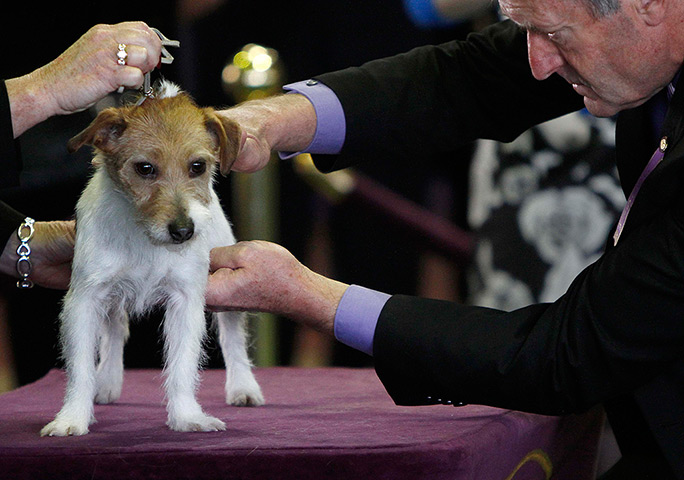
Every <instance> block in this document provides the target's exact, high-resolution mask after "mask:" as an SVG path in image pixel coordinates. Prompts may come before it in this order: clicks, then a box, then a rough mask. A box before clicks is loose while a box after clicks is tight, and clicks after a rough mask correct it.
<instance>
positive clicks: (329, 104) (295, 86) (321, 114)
mask: <svg viewBox="0 0 684 480" xmlns="http://www.w3.org/2000/svg"><path fill="white" fill-rule="evenodd" d="M283 90H285V91H286V92H288V93H300V94H302V95H304V96H305V97H306V98H308V99H309V101H310V102H311V104H312V105H313V107H314V109H315V110H316V132H315V134H314V138H313V140H312V141H311V143H310V144H309V146H308V147H306V148H305V149H304V150H302V151H301V152H279V153H278V155H279V156H280V158H281V159H283V160H287V159H288V158H292V157H295V156H297V155H299V154H300V153H323V154H330V155H334V154H338V153H340V151H341V150H342V145H343V144H344V137H345V135H346V132H347V125H346V122H345V118H344V110H343V109H342V104H341V103H340V100H339V99H338V98H337V95H335V92H333V91H332V90H331V89H330V88H329V87H327V86H325V85H323V84H322V83H321V82H319V81H318V80H306V81H302V82H296V83H290V84H289V85H285V86H284V87H283Z"/></svg>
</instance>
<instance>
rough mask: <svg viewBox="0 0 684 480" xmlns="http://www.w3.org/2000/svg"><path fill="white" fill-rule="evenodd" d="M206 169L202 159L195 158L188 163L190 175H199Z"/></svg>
mask: <svg viewBox="0 0 684 480" xmlns="http://www.w3.org/2000/svg"><path fill="white" fill-rule="evenodd" d="M206 171H207V163H206V162H205V161H204V160H195V161H194V162H192V163H191V164H190V176H192V177H199V176H200V175H202V174H203V173H204V172H206Z"/></svg>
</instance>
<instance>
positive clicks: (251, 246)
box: [207, 241, 348, 335]
mask: <svg viewBox="0 0 684 480" xmlns="http://www.w3.org/2000/svg"><path fill="white" fill-rule="evenodd" d="M347 287H348V285H346V284H344V283H340V282H337V281H335V280H331V279H329V278H326V277H323V276H321V275H318V274H317V273H314V272H312V271H311V270H309V269H308V268H306V267H305V266H304V265H302V264H301V263H300V262H299V261H297V259H296V258H295V257H294V256H293V255H292V254H291V253H290V252H289V251H287V250H286V249H285V248H283V247H281V246H279V245H276V244H274V243H269V242H263V241H251V242H240V243H238V244H236V245H233V246H229V247H219V248H215V249H214V250H212V252H211V275H210V276H209V284H208V286H207V306H208V307H209V308H210V309H212V310H215V311H221V310H244V311H260V312H270V313H275V314H278V315H283V316H286V317H288V318H291V319H292V320H295V321H299V322H302V323H304V324H305V325H308V326H310V327H312V328H314V329H316V330H319V331H321V332H324V333H328V334H330V335H332V334H333V323H334V318H335V312H336V310H337V305H338V304H339V303H340V299H341V298H342V295H343V294H344V292H345V290H346V289H347Z"/></svg>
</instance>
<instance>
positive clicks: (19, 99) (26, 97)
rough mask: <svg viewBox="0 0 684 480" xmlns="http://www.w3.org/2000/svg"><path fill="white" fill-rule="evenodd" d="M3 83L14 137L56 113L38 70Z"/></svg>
mask: <svg viewBox="0 0 684 480" xmlns="http://www.w3.org/2000/svg"><path fill="white" fill-rule="evenodd" d="M5 84H6V85H7V96H8V98H9V104H10V112H11V115H12V130H13V132H14V138H17V137H18V136H20V135H21V134H22V133H24V132H25V131H26V130H28V129H29V128H31V127H32V126H33V125H37V124H38V123H40V122H42V121H44V120H46V119H48V118H50V117H51V116H53V115H54V114H55V113H56V111H55V107H54V103H53V102H52V97H51V95H50V92H49V89H47V88H46V87H45V85H44V83H43V81H42V76H41V73H40V70H36V71H34V72H32V73H29V74H27V75H24V76H22V77H17V78H12V79H9V80H7V81H6V82H5Z"/></svg>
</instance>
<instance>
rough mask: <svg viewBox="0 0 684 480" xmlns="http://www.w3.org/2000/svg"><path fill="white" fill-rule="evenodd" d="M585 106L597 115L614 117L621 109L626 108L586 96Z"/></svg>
mask: <svg viewBox="0 0 684 480" xmlns="http://www.w3.org/2000/svg"><path fill="white" fill-rule="evenodd" d="M584 106H585V107H587V110H588V111H589V113H591V114H592V115H593V116H595V117H612V116H613V115H616V114H617V113H618V112H620V111H621V110H624V108H620V107H617V106H615V105H612V104H608V103H606V102H602V101H601V100H597V99H593V98H589V97H584Z"/></svg>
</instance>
